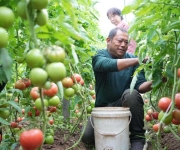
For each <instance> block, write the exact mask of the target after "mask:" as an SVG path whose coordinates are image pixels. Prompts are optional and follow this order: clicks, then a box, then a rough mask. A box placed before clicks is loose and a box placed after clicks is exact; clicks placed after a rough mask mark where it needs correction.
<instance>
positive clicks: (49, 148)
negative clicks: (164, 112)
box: [15, 129, 180, 150]
mask: <svg viewBox="0 0 180 150" xmlns="http://www.w3.org/2000/svg"><path fill="white" fill-rule="evenodd" d="M67 135H68V131H64V130H61V129H59V130H57V132H56V133H55V136H54V144H53V145H48V144H44V145H43V149H42V150H95V147H94V145H86V144H84V143H83V142H79V143H78V144H77V146H76V147H74V148H72V146H73V144H74V143H76V141H78V140H79V137H80V134H79V132H75V133H74V134H73V135H72V136H70V138H69V139H68V140H67V141H66V142H64V139H65V137H66V136H67ZM179 136H180V133H179ZM161 147H162V149H161V150H180V141H179V140H177V139H176V138H175V136H174V135H173V134H172V133H166V134H163V135H162V139H161ZM15 150H19V148H16V149H15ZM144 150H158V149H157V146H155V145H154V142H153V141H150V142H148V148H146V149H144Z"/></svg>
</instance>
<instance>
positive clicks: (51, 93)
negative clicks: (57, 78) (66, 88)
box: [43, 82, 58, 97]
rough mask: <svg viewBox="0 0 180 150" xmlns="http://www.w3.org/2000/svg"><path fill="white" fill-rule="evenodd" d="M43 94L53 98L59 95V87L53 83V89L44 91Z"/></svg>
mask: <svg viewBox="0 0 180 150" xmlns="http://www.w3.org/2000/svg"><path fill="white" fill-rule="evenodd" d="M43 92H44V94H45V95H47V96H49V97H52V96H54V95H56V94H57V92H58V87H57V85H56V84H55V83H53V82H52V83H51V88H50V89H47V90H45V89H44V90H43Z"/></svg>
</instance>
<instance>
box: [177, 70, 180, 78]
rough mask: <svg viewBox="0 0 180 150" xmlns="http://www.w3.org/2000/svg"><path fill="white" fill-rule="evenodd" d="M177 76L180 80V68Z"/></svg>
mask: <svg viewBox="0 0 180 150" xmlns="http://www.w3.org/2000/svg"><path fill="white" fill-rule="evenodd" d="M177 76H178V78H180V68H178V70H177Z"/></svg>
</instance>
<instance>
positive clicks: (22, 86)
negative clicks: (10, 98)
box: [15, 80, 26, 90]
mask: <svg viewBox="0 0 180 150" xmlns="http://www.w3.org/2000/svg"><path fill="white" fill-rule="evenodd" d="M25 88H26V85H25V84H24V83H23V82H22V81H21V80H18V81H17V82H16V83H15V89H19V90H24V89H25Z"/></svg>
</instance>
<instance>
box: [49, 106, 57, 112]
mask: <svg viewBox="0 0 180 150" xmlns="http://www.w3.org/2000/svg"><path fill="white" fill-rule="evenodd" d="M56 109H57V108H56V107H55V106H51V107H50V108H49V111H50V112H51V113H52V112H56Z"/></svg>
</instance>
